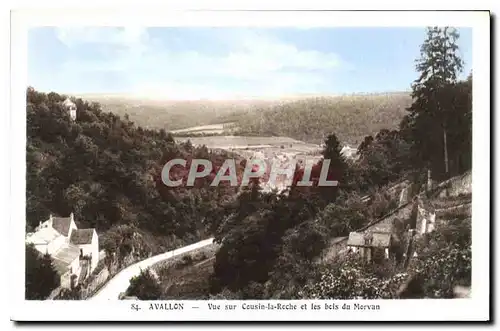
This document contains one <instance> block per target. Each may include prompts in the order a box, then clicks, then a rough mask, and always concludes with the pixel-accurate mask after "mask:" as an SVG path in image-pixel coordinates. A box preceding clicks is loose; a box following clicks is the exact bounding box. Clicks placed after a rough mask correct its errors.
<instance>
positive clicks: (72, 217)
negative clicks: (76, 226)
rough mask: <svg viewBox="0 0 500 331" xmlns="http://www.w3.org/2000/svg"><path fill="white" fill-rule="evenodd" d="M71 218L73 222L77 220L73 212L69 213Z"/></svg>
mask: <svg viewBox="0 0 500 331" xmlns="http://www.w3.org/2000/svg"><path fill="white" fill-rule="evenodd" d="M69 219H70V220H71V222H74V221H75V219H74V216H73V212H71V214H69Z"/></svg>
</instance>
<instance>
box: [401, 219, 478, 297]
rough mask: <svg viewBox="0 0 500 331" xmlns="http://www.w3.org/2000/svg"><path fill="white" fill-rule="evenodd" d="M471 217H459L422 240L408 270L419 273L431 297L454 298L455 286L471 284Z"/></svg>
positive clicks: (425, 292)
mask: <svg viewBox="0 0 500 331" xmlns="http://www.w3.org/2000/svg"><path fill="white" fill-rule="evenodd" d="M471 233H472V228H471V219H470V218H467V219H462V218H456V219H454V220H450V221H449V223H448V224H447V225H446V226H444V227H442V228H441V229H439V230H438V231H434V232H431V233H428V234H426V235H425V236H424V237H423V238H422V239H420V240H419V241H418V242H417V243H416V245H415V247H416V248H415V249H416V251H417V252H418V256H417V257H416V258H414V259H413V260H412V261H411V263H410V265H409V271H410V272H412V273H415V274H418V275H419V278H420V279H421V283H420V286H421V288H422V292H423V293H424V294H425V296H426V297H429V298H451V297H453V288H454V286H455V285H466V286H470V284H471V272H472V266H471V259H472V253H471Z"/></svg>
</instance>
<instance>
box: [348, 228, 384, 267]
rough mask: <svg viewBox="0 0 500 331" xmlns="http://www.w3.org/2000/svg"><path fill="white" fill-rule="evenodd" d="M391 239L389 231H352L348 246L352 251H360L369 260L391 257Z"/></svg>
mask: <svg viewBox="0 0 500 331" xmlns="http://www.w3.org/2000/svg"><path fill="white" fill-rule="evenodd" d="M391 239H392V237H391V233H389V232H368V233H359V232H351V233H350V234H349V239H348V240H347V246H348V247H349V248H350V250H351V251H352V252H355V253H359V254H360V255H361V256H362V257H363V258H364V259H366V260H367V261H373V260H378V259H389V258H390V247H391Z"/></svg>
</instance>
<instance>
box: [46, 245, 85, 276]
mask: <svg viewBox="0 0 500 331" xmlns="http://www.w3.org/2000/svg"><path fill="white" fill-rule="evenodd" d="M79 256H80V249H79V248H78V247H76V246H74V245H68V246H66V247H63V248H61V249H60V250H58V251H57V252H56V253H55V254H53V255H52V261H53V263H54V266H55V268H56V270H57V272H58V273H59V274H64V273H66V271H68V267H69V265H70V264H71V263H72V262H73V261H75V260H76V259H77V258H78V257H79Z"/></svg>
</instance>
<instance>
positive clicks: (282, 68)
mask: <svg viewBox="0 0 500 331" xmlns="http://www.w3.org/2000/svg"><path fill="white" fill-rule="evenodd" d="M458 31H459V33H460V39H459V47H460V55H461V57H462V59H463V60H464V62H465V66H464V72H463V74H462V77H466V76H467V74H468V73H469V72H470V70H471V67H472V29H470V28H459V29H458ZM424 39H425V28H424V27H422V28H414V27H413V28H411V27H407V28H381V27H378V28H311V29H304V28H267V29H263V28H230V27H224V28H194V27H193V28H186V27H182V28H167V27H161V28H144V27H71V28H70V27H64V28H62V27H40V28H33V29H31V30H30V31H29V35H28V85H30V86H32V87H34V88H35V89H37V90H40V91H44V92H50V91H54V92H57V93H67V94H84V93H104V94H117V93H119V94H127V95H130V96H138V97H150V98H160V99H161V98H165V99H228V98H239V97H277V96H292V95H301V94H321V95H338V94H351V93H377V92H391V91H407V90H409V89H410V88H411V83H412V81H413V80H415V79H416V78H417V73H416V71H415V59H416V58H418V56H419V48H420V44H421V43H422V42H423V41H424Z"/></svg>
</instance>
